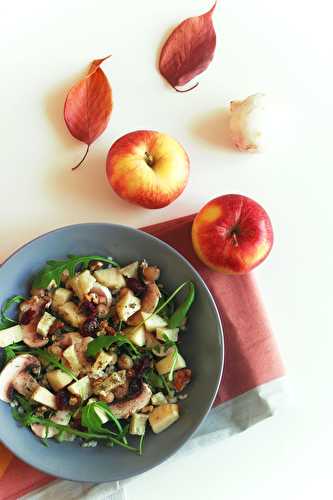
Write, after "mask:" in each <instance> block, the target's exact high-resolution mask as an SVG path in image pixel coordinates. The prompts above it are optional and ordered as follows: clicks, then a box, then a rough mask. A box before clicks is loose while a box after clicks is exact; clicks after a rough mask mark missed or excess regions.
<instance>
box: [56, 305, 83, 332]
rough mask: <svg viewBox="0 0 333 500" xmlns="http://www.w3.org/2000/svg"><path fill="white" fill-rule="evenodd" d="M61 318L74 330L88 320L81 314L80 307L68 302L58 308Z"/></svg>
mask: <svg viewBox="0 0 333 500" xmlns="http://www.w3.org/2000/svg"><path fill="white" fill-rule="evenodd" d="M58 312H59V314H60V316H61V317H62V318H63V319H64V320H65V321H66V322H67V323H69V324H70V325H71V326H73V327H74V328H79V327H80V326H81V325H82V324H83V323H84V322H85V320H86V319H87V318H86V317H85V316H84V314H81V313H80V310H79V307H78V305H77V304H75V303H74V302H66V303H65V304H64V305H62V306H60V307H59V308H58Z"/></svg>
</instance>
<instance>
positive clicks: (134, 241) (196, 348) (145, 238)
mask: <svg viewBox="0 0 333 500" xmlns="http://www.w3.org/2000/svg"><path fill="white" fill-rule="evenodd" d="M68 254H77V255H89V254H90V255H91V254H95V255H96V254H97V255H98V254H99V255H111V256H112V257H113V258H114V259H115V260H117V261H118V262H120V263H121V264H122V263H123V264H125V263H128V262H130V261H133V260H137V259H143V258H145V259H146V260H148V261H149V262H152V263H155V264H157V265H158V266H159V267H160V268H161V270H162V281H163V283H164V284H165V285H166V287H167V290H168V291H172V290H174V289H175V288H176V287H177V286H178V285H179V284H181V283H182V282H183V281H187V280H192V281H193V282H194V283H195V286H196V292H197V295H196V301H195V304H194V305H193V307H192V309H191V314H190V321H189V325H188V330H187V332H186V333H185V334H184V337H183V338H184V342H183V344H182V354H183V355H184V357H185V359H186V360H187V363H188V365H189V366H190V367H191V368H192V370H193V381H192V383H191V384H190V386H189V388H188V390H187V391H186V392H188V399H186V400H183V401H182V402H181V418H180V419H179V420H178V422H177V423H175V424H174V425H173V426H171V427H170V428H169V429H167V430H166V431H164V432H162V433H161V434H158V435H153V434H152V432H151V431H149V433H148V434H147V436H146V439H145V444H144V454H143V456H141V457H140V456H138V455H136V454H134V453H131V452H128V451H126V450H124V449H121V448H117V447H114V448H103V447H102V446H98V447H96V448H81V447H80V446H79V444H78V443H75V442H74V443H65V444H59V443H56V442H53V440H50V445H49V447H48V448H46V447H45V446H42V444H41V442H40V441H39V440H38V439H37V438H36V437H35V436H34V435H33V434H32V433H31V432H30V431H29V430H28V429H23V428H19V427H18V426H17V424H16V422H15V421H14V420H13V419H12V417H11V413H10V407H9V405H7V404H6V403H3V402H0V415H1V425H0V439H1V441H2V442H3V443H4V444H5V445H6V446H7V447H8V448H9V449H10V450H11V451H12V452H13V453H15V454H16V455H17V456H18V457H19V458H21V459H22V460H24V461H25V462H27V463H28V464H30V465H32V466H33V467H36V468H37V469H40V470H42V471H44V472H46V473H48V474H51V475H54V476H59V477H62V478H65V479H70V480H77V481H93V482H102V481H113V480H118V479H125V478H128V477H130V476H134V475H135V474H140V473H141V472H144V471H146V470H148V469H151V468H152V467H155V466H156V465H158V464H159V463H161V462H163V461H164V460H165V459H167V458H168V457H170V455H172V454H173V453H175V451H176V450H178V449H179V448H180V447H181V446H182V445H183V444H184V443H185V442H186V441H187V440H188V439H189V438H190V436H191V435H192V434H193V433H194V432H195V430H196V429H197V428H198V426H199V425H200V423H201V422H202V421H203V419H204V418H205V416H206V415H207V413H208V411H209V409H210V407H211V405H212V403H213V401H214V397H215V394H216V391H217V389H218V386H219V383H220V378H221V373H222V367H223V334H222V327H221V323H220V319H219V315H218V312H217V309H216V306H215V304H214V301H213V299H212V296H211V294H210V293H209V291H208V289H207V287H206V285H205V284H204V282H203V281H202V279H201V278H200V276H199V275H198V273H197V272H196V271H195V270H194V269H193V267H192V266H191V265H190V264H189V263H188V262H187V261H186V260H185V259H184V258H183V257H182V256H181V255H180V254H179V253H177V252H176V251H175V250H173V249H172V248H171V247H170V246H168V245H166V244H165V243H163V242H161V241H160V240H158V239H156V238H154V237H152V236H150V235H147V234H145V233H143V232H141V231H138V230H135V229H132V228H130V227H125V226H117V225H113V224H78V225H74V226H68V227H64V228H61V229H57V230H56V231H52V232H50V233H47V234H45V235H43V236H40V237H39V238H37V239H35V240H33V241H31V242H30V243H28V244H27V245H25V246H24V247H22V248H21V249H19V250H18V251H17V252H16V253H14V254H13V255H12V256H11V257H10V258H9V259H8V260H7V261H6V262H5V263H4V264H3V265H2V266H1V267H0V304H1V303H3V301H4V300H5V299H6V298H7V297H9V296H11V295H14V294H24V293H27V291H28V286H29V283H30V281H31V278H32V276H33V274H34V273H36V272H37V271H38V270H39V269H40V268H41V267H42V266H43V265H44V264H45V261H46V260H48V259H54V258H65V257H66V256H67V255H68ZM181 298H182V297H181V296H180V297H179V298H178V300H181Z"/></svg>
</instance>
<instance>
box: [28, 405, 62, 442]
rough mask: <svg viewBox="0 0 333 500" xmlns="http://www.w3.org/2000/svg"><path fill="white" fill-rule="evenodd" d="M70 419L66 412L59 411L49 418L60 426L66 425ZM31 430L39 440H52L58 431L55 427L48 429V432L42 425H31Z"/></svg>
mask: <svg viewBox="0 0 333 500" xmlns="http://www.w3.org/2000/svg"><path fill="white" fill-rule="evenodd" d="M70 419H71V414H70V412H68V411H64V410H59V411H57V413H56V414H55V415H53V417H51V418H50V420H52V421H53V422H55V423H56V424H60V425H67V424H68V423H69V421H70ZM31 430H32V432H33V433H34V434H36V436H38V437H39V438H42V439H45V438H53V437H54V436H56V435H57V434H59V430H58V429H56V428H55V427H49V429H48V431H47V429H46V426H45V425H42V424H32V425H31Z"/></svg>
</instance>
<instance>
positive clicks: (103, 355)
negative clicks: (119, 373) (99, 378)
mask: <svg viewBox="0 0 333 500" xmlns="http://www.w3.org/2000/svg"><path fill="white" fill-rule="evenodd" d="M113 361H114V356H112V354H108V353H107V352H105V351H102V352H100V353H99V355H98V356H97V358H96V360H95V362H94V364H93V366H92V369H91V371H92V372H93V373H96V372H99V371H101V370H104V369H105V368H106V367H107V366H108V365H110V364H112V362H113Z"/></svg>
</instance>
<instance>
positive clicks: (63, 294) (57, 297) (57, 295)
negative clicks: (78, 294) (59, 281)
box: [52, 288, 73, 309]
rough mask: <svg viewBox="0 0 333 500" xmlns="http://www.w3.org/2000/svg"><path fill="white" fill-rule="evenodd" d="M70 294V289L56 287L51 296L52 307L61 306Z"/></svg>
mask: <svg viewBox="0 0 333 500" xmlns="http://www.w3.org/2000/svg"><path fill="white" fill-rule="evenodd" d="M72 295H73V293H72V291H71V290H67V288H57V289H56V290H55V292H54V294H53V297H52V307H53V309H57V308H58V307H60V306H63V305H64V304H65V303H66V302H68V301H69V299H70V298H71V296H72Z"/></svg>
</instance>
